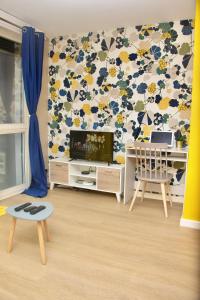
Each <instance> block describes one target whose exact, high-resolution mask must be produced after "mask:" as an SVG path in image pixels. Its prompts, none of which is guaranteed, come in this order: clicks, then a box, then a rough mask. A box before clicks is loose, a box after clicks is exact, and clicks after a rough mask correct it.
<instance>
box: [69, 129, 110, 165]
mask: <svg viewBox="0 0 200 300" xmlns="http://www.w3.org/2000/svg"><path fill="white" fill-rule="evenodd" d="M70 158H72V159H85V160H94V161H105V162H110V163H111V162H112V161H113V133H112V132H100V131H78V130H71V131H70Z"/></svg>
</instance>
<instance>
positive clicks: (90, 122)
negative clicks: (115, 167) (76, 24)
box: [48, 20, 193, 163]
mask: <svg viewBox="0 0 200 300" xmlns="http://www.w3.org/2000/svg"><path fill="white" fill-rule="evenodd" d="M192 32H193V21H192V20H182V21H176V22H168V23H160V24H154V25H145V26H135V27H128V28H117V29H116V30H111V31H106V32H105V31H101V32H89V33H87V34H84V35H77V36H76V35H73V36H71V37H69V36H65V37H63V36H60V37H58V38H54V39H52V40H51V43H50V51H49V76H50V77H49V100H48V110H49V157H50V158H54V157H63V156H68V153H69V131H70V129H74V128H75V129H81V130H85V129H87V130H113V131H114V140H115V141H114V160H115V161H116V162H118V163H123V162H124V152H125V144H126V143H127V142H129V141H133V140H134V139H139V140H144V141H145V140H148V139H149V136H150V132H151V130H152V129H160V130H169V129H170V130H175V131H177V130H179V129H180V130H181V132H182V134H183V135H184V136H185V137H186V138H187V139H188V136H189V125H190V106H191V84H192V73H191V71H192V51H193V35H192Z"/></svg>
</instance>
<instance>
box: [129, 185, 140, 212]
mask: <svg viewBox="0 0 200 300" xmlns="http://www.w3.org/2000/svg"><path fill="white" fill-rule="evenodd" d="M140 184H141V181H140V180H138V183H137V187H136V191H135V194H134V196H133V200H132V202H131V205H130V208H129V211H131V210H132V208H133V204H134V202H135V199H136V197H137V194H138V191H139V188H140Z"/></svg>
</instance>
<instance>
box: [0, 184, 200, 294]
mask: <svg viewBox="0 0 200 300" xmlns="http://www.w3.org/2000/svg"><path fill="white" fill-rule="evenodd" d="M28 200H29V201H30V200H32V201H33V198H30V197H28V196H25V195H19V196H17V197H13V198H12V199H9V200H4V201H1V204H2V205H7V206H9V205H12V204H18V203H21V202H22V203H23V202H24V201H28ZM34 200H35V199H34ZM42 200H43V199H42ZM46 200H48V201H50V202H51V203H52V204H53V205H54V207H55V213H54V215H53V216H52V217H51V218H50V220H49V229H50V232H51V237H52V241H51V242H50V243H48V244H47V256H48V262H47V265H46V266H43V265H42V264H41V263H40V255H39V247H38V240H37V232H36V224H34V223H31V222H27V221H18V223H17V226H16V235H15V241H14V249H13V252H12V253H11V254H8V253H7V252H6V248H7V237H8V231H9V225H10V217H9V216H8V215H6V216H3V217H0V300H33V299H34V300H36V299H37V300H79V299H80V300H100V299H101V300H136V299H137V300H151V299H152V300H157V299H159V300H165V299H166V300H198V299H200V293H199V283H200V280H199V279H200V274H199V269H200V259H199V258H200V257H199V253H200V248H199V241H200V232H199V231H197V230H192V229H187V228H181V227H179V220H180V216H181V212H182V207H181V205H180V204H174V205H173V207H172V208H170V209H169V218H168V219H167V220H165V218H164V215H163V208H162V202H160V201H157V200H155V201H153V200H147V199H146V200H144V202H143V203H140V202H139V201H137V202H136V205H135V209H134V210H133V211H132V212H128V206H124V204H122V203H121V204H119V203H117V202H116V199H115V196H114V195H110V194H103V193H96V192H90V193H89V192H87V191H75V190H69V189H63V188H57V189H55V190H54V191H50V192H49V195H48V197H47V198H46Z"/></svg>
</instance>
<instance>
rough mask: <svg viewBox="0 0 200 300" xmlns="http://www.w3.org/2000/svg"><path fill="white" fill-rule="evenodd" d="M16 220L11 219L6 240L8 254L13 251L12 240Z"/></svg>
mask: <svg viewBox="0 0 200 300" xmlns="http://www.w3.org/2000/svg"><path fill="white" fill-rule="evenodd" d="M16 222H17V219H16V218H14V217H13V218H12V223H11V226H10V233H9V239H8V252H9V253H10V252H11V251H12V249H13V239H14V233H15V227H16Z"/></svg>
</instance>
